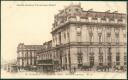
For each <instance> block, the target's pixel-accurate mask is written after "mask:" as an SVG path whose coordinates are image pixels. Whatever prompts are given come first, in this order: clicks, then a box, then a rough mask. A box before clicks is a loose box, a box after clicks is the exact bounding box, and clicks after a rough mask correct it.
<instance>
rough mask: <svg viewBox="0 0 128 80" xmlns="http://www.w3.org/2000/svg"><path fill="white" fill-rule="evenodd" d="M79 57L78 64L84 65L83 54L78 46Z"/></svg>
mask: <svg viewBox="0 0 128 80" xmlns="http://www.w3.org/2000/svg"><path fill="white" fill-rule="evenodd" d="M77 55H78V56H77V59H78V66H79V67H80V66H81V65H82V61H83V57H82V56H83V54H82V53H81V48H78V51H77Z"/></svg>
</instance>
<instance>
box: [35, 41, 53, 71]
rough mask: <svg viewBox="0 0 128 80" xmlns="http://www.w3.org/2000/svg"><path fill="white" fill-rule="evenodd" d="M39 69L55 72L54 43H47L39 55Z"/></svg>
mask: <svg viewBox="0 0 128 80" xmlns="http://www.w3.org/2000/svg"><path fill="white" fill-rule="evenodd" d="M37 68H38V70H39V71H44V72H45V71H46V72H47V71H53V68H54V57H53V54H52V41H51V40H50V41H48V42H45V43H44V44H43V49H42V50H41V51H39V52H38V54H37Z"/></svg>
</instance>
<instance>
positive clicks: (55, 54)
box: [18, 5, 127, 70]
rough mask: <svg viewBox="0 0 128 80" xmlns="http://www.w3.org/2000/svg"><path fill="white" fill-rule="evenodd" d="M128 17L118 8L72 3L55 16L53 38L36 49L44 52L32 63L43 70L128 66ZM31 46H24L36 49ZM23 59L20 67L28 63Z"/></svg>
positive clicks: (40, 52) (39, 52)
mask: <svg viewBox="0 0 128 80" xmlns="http://www.w3.org/2000/svg"><path fill="white" fill-rule="evenodd" d="M126 17H127V16H126V14H123V13H118V12H117V11H115V12H112V13H110V11H106V12H97V11H93V10H92V9H90V10H88V11H84V10H83V9H82V8H81V5H69V6H68V7H66V8H65V9H63V10H61V11H60V13H58V14H57V15H55V16H54V23H53V28H52V32H51V34H52V40H51V41H48V42H46V43H44V44H43V45H40V46H38V47H37V46H36V48H34V50H35V51H38V50H40V51H38V53H37V54H38V55H37V59H34V60H33V61H32V59H30V61H31V62H30V63H33V64H34V65H36V64H37V66H38V68H39V69H42V70H46V69H48V70H50V69H53V70H58V69H63V70H72V69H74V68H75V69H81V68H83V66H88V67H90V68H94V69H96V67H98V66H106V67H109V68H113V67H115V66H116V67H117V68H120V67H121V66H122V67H126V60H127V59H126V58H127V54H126V53H127V52H126V49H127V45H126V44H127V42H126V40H127V37H126V35H127V31H126V22H127V21H126ZM20 46H24V45H23V44H22V45H21V44H20ZM20 46H19V47H18V54H20V53H19V52H21V53H22V50H20ZM30 46H32V45H29V48H27V46H26V47H25V46H24V47H25V48H23V49H25V52H26V51H27V50H28V49H29V51H28V52H30V51H31V49H33V48H30ZM40 48H41V49H40ZM33 53H34V52H33ZM35 57H36V55H35ZM22 59H23V58H22ZM22 59H18V60H19V64H20V66H21V64H22V66H23V65H25V64H27V62H26V63H24V64H23V63H22V61H20V60H22ZM35 60H37V63H36V61H35Z"/></svg>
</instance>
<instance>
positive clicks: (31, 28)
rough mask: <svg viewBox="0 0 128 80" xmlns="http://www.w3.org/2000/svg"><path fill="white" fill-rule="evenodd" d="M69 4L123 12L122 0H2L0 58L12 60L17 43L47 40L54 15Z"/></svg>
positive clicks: (39, 43)
mask: <svg viewBox="0 0 128 80" xmlns="http://www.w3.org/2000/svg"><path fill="white" fill-rule="evenodd" d="M72 3H73V4H79V3H81V7H82V8H83V9H84V10H89V9H91V8H93V10H94V11H103V12H104V11H107V10H111V12H113V11H118V12H120V13H126V2H123V1H122V2H118V1H116V2H109V1H107V2H105V1H104V2H103V1H102V2H101V1H82V2H80V1H2V2H1V57H2V58H1V59H2V60H4V61H12V60H16V57H17V53H16V51H17V46H18V44H19V43H24V44H25V45H31V44H32V45H41V44H43V43H44V42H46V41H49V40H51V39H52V35H51V33H50V32H51V31H52V23H53V22H54V15H55V14H57V13H58V10H61V9H63V8H64V7H65V6H68V5H70V4H72ZM33 5H34V6H33Z"/></svg>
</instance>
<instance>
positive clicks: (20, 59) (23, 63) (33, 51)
mask: <svg viewBox="0 0 128 80" xmlns="http://www.w3.org/2000/svg"><path fill="white" fill-rule="evenodd" d="M40 50H42V45H24V43H20V44H19V45H18V47H17V65H18V69H19V70H21V69H26V70H29V69H34V68H35V67H36V65H37V52H39V51H40Z"/></svg>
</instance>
